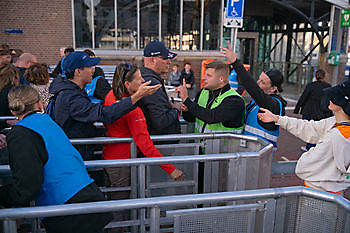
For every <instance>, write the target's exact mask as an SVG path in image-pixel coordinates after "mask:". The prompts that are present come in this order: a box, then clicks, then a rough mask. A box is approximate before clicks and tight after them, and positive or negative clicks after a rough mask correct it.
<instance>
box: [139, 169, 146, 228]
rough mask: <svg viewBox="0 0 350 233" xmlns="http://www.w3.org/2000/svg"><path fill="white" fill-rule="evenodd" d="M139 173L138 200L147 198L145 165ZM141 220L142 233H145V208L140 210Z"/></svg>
mask: <svg viewBox="0 0 350 233" xmlns="http://www.w3.org/2000/svg"><path fill="white" fill-rule="evenodd" d="M138 170H139V172H138V193H139V196H138V198H145V196H146V184H145V180H146V177H145V176H146V171H145V165H140V166H139V169H138ZM139 218H140V232H141V233H145V232H146V227H145V219H146V212H145V209H144V208H141V209H140V210H139Z"/></svg>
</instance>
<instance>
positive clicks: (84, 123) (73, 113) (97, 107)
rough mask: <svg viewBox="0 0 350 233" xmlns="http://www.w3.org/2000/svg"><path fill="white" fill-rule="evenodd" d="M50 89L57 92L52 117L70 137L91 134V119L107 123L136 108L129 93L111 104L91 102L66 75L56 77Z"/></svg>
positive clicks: (93, 131)
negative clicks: (104, 104)
mask: <svg viewBox="0 0 350 233" xmlns="http://www.w3.org/2000/svg"><path fill="white" fill-rule="evenodd" d="M49 91H50V93H52V94H54V95H56V94H58V96H57V98H56V102H55V110H54V111H55V121H56V122H57V123H58V125H60V126H61V127H62V128H63V130H64V131H65V133H66V134H67V135H68V137H69V138H81V137H82V138H86V137H94V136H96V128H95V127H94V125H93V123H94V122H96V121H102V122H106V123H109V124H110V123H113V122H114V121H116V120H117V119H119V118H120V117H121V116H123V115H124V114H126V113H128V112H130V111H131V110H133V109H135V106H134V105H133V104H132V103H131V98H130V97H129V98H126V99H123V100H122V101H119V102H117V103H115V104H113V105H110V106H103V105H101V104H94V103H92V102H91V100H90V99H89V97H88V96H87V94H86V92H85V90H82V89H81V88H80V87H79V86H78V85H76V84H75V83H73V82H72V81H70V80H67V79H62V78H55V79H54V81H53V82H52V83H51V85H50V88H49Z"/></svg>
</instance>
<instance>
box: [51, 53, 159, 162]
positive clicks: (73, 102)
mask: <svg viewBox="0 0 350 233" xmlns="http://www.w3.org/2000/svg"><path fill="white" fill-rule="evenodd" d="M99 62H100V58H98V57H90V56H89V55H87V54H86V53H84V52H72V53H70V54H69V55H68V56H67V57H66V58H65V59H64V63H63V70H64V72H65V74H66V79H63V78H56V79H54V81H53V82H52V84H51V86H50V89H49V90H50V93H52V94H54V95H55V96H56V99H55V104H54V110H53V114H52V115H51V116H52V117H53V118H54V120H55V121H56V122H57V123H58V125H60V126H61V127H62V128H63V130H64V132H65V133H66V134H67V135H68V137H69V138H87V137H96V136H98V135H97V130H96V127H95V126H94V125H93V123H94V122H96V121H102V122H106V123H113V122H114V121H116V120H117V119H119V118H120V117H121V116H123V115H124V114H126V113H128V112H130V111H131V110H133V109H135V107H136V106H135V103H136V102H137V101H138V100H140V99H141V98H142V97H143V96H146V95H150V94H153V93H154V92H155V91H156V90H157V89H158V88H159V87H160V85H158V86H147V85H148V84H149V83H144V84H142V85H141V87H140V88H139V89H138V91H137V92H136V93H135V94H133V95H132V96H131V97H128V98H125V99H123V100H121V101H119V102H117V103H115V104H112V105H110V106H104V105H102V104H94V103H92V102H91V100H90V99H89V97H88V96H87V94H86V92H85V90H84V87H85V85H86V84H87V83H90V82H91V80H92V75H93V74H94V72H95V66H96V65H97V64H98V63H99ZM76 147H77V149H78V150H79V152H80V153H81V154H82V156H83V158H84V160H91V159H96V158H95V157H94V155H93V148H92V147H91V146H86V145H85V146H84V145H82V146H76Z"/></svg>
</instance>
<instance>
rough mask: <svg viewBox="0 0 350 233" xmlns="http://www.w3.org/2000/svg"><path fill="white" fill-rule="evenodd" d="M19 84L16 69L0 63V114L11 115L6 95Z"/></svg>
mask: <svg viewBox="0 0 350 233" xmlns="http://www.w3.org/2000/svg"><path fill="white" fill-rule="evenodd" d="M18 84H19V73H18V70H17V69H16V68H15V67H14V66H12V65H7V64H6V65H0V116H12V114H11V112H10V109H9V103H8V98H7V95H8V93H9V91H10V89H11V88H12V87H14V86H18Z"/></svg>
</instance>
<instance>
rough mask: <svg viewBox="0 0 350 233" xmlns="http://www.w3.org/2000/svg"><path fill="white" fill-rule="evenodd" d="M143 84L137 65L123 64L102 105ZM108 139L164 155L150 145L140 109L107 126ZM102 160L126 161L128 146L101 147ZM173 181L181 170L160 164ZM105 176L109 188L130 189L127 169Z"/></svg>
mask: <svg viewBox="0 0 350 233" xmlns="http://www.w3.org/2000/svg"><path fill="white" fill-rule="evenodd" d="M143 82H144V80H143V78H142V76H141V73H140V70H139V69H138V68H137V66H133V65H129V64H128V63H122V64H120V65H118V66H117V68H116V70H115V72H114V77H113V83H112V87H113V88H112V90H111V91H110V92H109V93H108V94H107V95H106V98H105V101H104V104H105V105H111V104H113V103H115V102H116V101H119V100H121V99H122V98H125V97H128V96H130V95H132V94H133V93H135V92H136V91H137V89H138V88H139V86H140V85H141V84H142V83H143ZM106 127H107V131H108V136H109V137H133V139H134V140H135V143H136V145H137V147H138V150H139V151H140V152H142V154H143V155H145V156H147V157H161V156H163V155H162V154H161V153H160V152H159V151H158V150H157V149H156V148H155V147H154V145H153V142H152V140H151V138H150V136H149V133H148V131H147V124H146V119H145V116H144V114H143V112H142V110H141V109H140V108H139V107H137V108H136V109H134V110H133V111H131V112H129V113H128V114H125V115H124V116H122V117H121V118H119V119H118V120H117V121H115V122H113V123H112V124H106ZM103 158H104V159H128V158H130V143H111V144H106V145H105V146H104V148H103ZM159 166H160V167H161V168H162V169H163V170H164V171H166V172H167V173H168V174H169V175H170V176H171V177H172V178H173V179H174V180H179V179H181V178H182V177H183V173H182V171H180V170H179V169H177V168H176V167H175V166H174V165H172V164H164V165H159ZM106 170H107V173H108V175H109V178H110V180H111V185H112V186H116V187H120V186H129V185H130V168H129V167H121V168H107V169H106ZM112 198H113V199H126V198H129V192H124V194H123V193H122V192H118V193H116V196H115V197H112Z"/></svg>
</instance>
